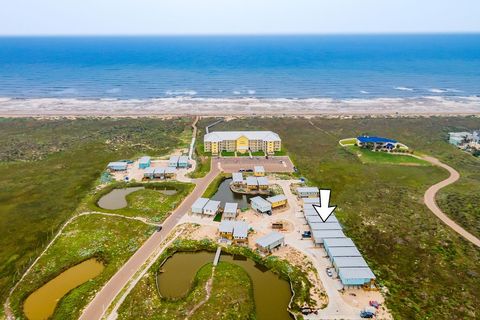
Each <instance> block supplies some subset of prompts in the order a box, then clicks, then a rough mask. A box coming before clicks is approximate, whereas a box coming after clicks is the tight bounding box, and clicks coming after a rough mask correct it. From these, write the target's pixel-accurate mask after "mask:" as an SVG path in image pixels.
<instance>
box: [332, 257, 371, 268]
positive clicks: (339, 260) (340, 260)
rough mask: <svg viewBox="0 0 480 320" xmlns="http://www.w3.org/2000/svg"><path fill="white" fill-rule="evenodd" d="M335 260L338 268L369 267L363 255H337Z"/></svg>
mask: <svg viewBox="0 0 480 320" xmlns="http://www.w3.org/2000/svg"><path fill="white" fill-rule="evenodd" d="M333 262H334V263H335V266H336V267H337V268H368V264H367V261H365V259H363V257H335V258H333Z"/></svg>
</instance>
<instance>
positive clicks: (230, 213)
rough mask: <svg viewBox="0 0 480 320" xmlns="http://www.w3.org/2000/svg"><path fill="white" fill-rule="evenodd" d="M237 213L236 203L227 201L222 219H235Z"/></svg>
mask: <svg viewBox="0 0 480 320" xmlns="http://www.w3.org/2000/svg"><path fill="white" fill-rule="evenodd" d="M237 213H238V203H235V202H227V203H225V207H224V208H223V214H222V220H235V218H236V217H237Z"/></svg>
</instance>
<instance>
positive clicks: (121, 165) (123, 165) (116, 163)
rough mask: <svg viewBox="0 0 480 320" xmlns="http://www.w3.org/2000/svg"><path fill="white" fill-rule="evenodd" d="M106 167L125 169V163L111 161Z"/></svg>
mask: <svg viewBox="0 0 480 320" xmlns="http://www.w3.org/2000/svg"><path fill="white" fill-rule="evenodd" d="M108 167H127V163H126V162H124V161H113V162H109V163H108Z"/></svg>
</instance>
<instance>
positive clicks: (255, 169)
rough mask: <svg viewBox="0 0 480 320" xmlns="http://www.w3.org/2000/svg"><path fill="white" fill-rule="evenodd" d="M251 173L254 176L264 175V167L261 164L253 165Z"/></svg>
mask: <svg viewBox="0 0 480 320" xmlns="http://www.w3.org/2000/svg"><path fill="white" fill-rule="evenodd" d="M253 175H254V176H255V177H263V176H265V168H264V167H263V166H254V167H253Z"/></svg>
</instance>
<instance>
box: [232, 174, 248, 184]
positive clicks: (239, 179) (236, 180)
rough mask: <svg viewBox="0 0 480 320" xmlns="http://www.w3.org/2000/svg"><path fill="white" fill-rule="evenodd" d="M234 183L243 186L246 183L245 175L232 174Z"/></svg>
mask: <svg viewBox="0 0 480 320" xmlns="http://www.w3.org/2000/svg"><path fill="white" fill-rule="evenodd" d="M232 183H233V184H235V185H242V184H244V183H245V181H244V180H243V174H242V173H241V172H234V173H232Z"/></svg>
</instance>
